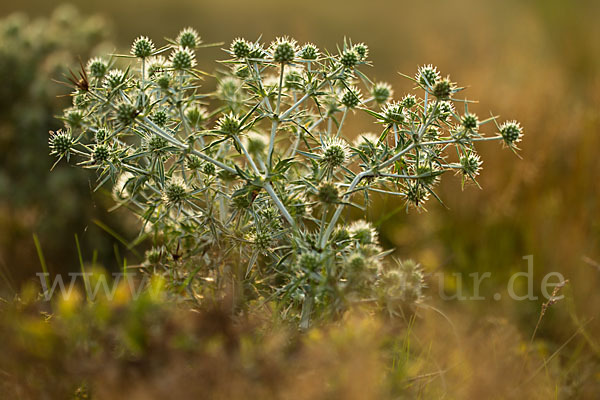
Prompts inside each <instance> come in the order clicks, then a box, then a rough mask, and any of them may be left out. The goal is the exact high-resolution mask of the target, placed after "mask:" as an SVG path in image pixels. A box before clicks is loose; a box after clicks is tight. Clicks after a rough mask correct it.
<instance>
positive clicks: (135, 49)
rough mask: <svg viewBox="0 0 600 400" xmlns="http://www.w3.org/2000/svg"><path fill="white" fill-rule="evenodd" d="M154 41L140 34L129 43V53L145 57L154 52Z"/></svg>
mask: <svg viewBox="0 0 600 400" xmlns="http://www.w3.org/2000/svg"><path fill="white" fill-rule="evenodd" d="M154 50H155V48H154V43H153V42H152V40H150V39H148V38H147V37H146V36H140V37H138V38H137V39H135V40H134V41H133V44H132V45H131V54H132V55H134V56H136V57H138V58H147V57H150V56H151V55H152V53H154Z"/></svg>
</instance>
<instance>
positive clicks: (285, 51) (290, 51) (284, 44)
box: [270, 37, 297, 64]
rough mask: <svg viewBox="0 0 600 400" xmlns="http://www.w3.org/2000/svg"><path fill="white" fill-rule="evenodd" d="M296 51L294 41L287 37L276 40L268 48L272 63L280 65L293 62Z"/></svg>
mask: <svg viewBox="0 0 600 400" xmlns="http://www.w3.org/2000/svg"><path fill="white" fill-rule="evenodd" d="M296 51H297V50H296V41H295V40H294V39H290V38H288V37H280V38H277V39H276V40H275V41H274V42H273V43H271V47H270V52H271V57H272V58H273V61H275V62H278V63H282V64H286V63H290V62H292V61H294V57H295V56H296Z"/></svg>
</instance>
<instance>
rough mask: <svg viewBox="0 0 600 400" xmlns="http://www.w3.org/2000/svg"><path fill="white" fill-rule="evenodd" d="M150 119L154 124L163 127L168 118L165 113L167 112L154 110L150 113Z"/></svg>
mask: <svg viewBox="0 0 600 400" xmlns="http://www.w3.org/2000/svg"><path fill="white" fill-rule="evenodd" d="M151 119H152V122H154V123H155V124H156V125H158V126H160V127H164V126H165V125H166V124H167V121H168V120H169V116H168V115H167V112H166V111H165V110H158V111H156V112H154V114H152V117H151Z"/></svg>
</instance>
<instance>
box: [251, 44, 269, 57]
mask: <svg viewBox="0 0 600 400" xmlns="http://www.w3.org/2000/svg"><path fill="white" fill-rule="evenodd" d="M267 55H268V54H267V51H266V50H265V49H264V47H263V45H262V43H252V44H251V46H250V54H249V56H248V57H249V58H254V59H263V58H267Z"/></svg>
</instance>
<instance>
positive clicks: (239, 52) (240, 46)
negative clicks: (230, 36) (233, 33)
mask: <svg viewBox="0 0 600 400" xmlns="http://www.w3.org/2000/svg"><path fill="white" fill-rule="evenodd" d="M230 49H231V52H232V53H233V54H234V55H235V57H236V58H247V57H249V56H250V49H251V44H250V43H248V41H247V40H245V39H242V38H237V39H235V40H234V41H233V42H232V43H231V47H230Z"/></svg>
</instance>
